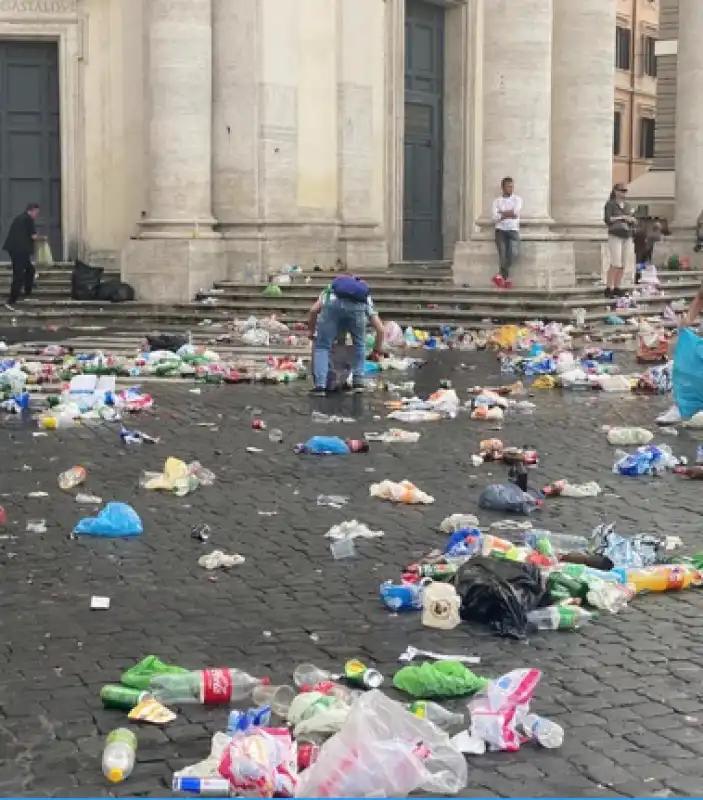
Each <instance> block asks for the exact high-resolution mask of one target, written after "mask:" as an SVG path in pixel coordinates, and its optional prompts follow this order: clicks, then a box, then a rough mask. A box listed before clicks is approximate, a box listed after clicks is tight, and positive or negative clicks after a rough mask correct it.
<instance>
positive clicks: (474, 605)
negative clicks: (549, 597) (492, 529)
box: [454, 556, 544, 639]
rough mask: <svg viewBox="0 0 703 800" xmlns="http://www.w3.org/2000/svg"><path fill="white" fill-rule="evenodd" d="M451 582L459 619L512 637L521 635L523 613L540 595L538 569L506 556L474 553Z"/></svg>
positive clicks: (522, 632)
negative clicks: (459, 604)
mask: <svg viewBox="0 0 703 800" xmlns="http://www.w3.org/2000/svg"><path fill="white" fill-rule="evenodd" d="M454 585H455V587H456V590H457V592H458V593H459V595H460V596H461V598H462V602H461V611H460V613H461V617H462V619H465V620H471V621H475V622H483V623H485V624H486V625H488V626H490V628H491V630H493V631H494V632H495V633H497V634H500V635H501V636H509V637H512V638H515V639H520V638H523V637H524V636H525V633H526V630H527V612H528V611H531V610H532V609H534V608H537V606H538V605H539V604H540V603H541V601H542V598H543V597H544V589H543V587H542V581H541V577H540V572H539V569H538V568H537V567H534V566H532V565H530V564H520V563H517V562H515V561H509V560H507V559H505V560H501V559H494V558H490V557H484V556H474V557H473V558H471V559H470V560H469V561H467V562H466V564H464V565H463V566H462V567H461V568H460V569H459V572H458V573H457V574H456V577H455V578H454Z"/></svg>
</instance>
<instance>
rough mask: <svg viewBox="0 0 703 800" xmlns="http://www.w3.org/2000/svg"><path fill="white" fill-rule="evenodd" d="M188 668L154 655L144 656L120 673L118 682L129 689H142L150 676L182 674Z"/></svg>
mask: <svg viewBox="0 0 703 800" xmlns="http://www.w3.org/2000/svg"><path fill="white" fill-rule="evenodd" d="M188 671H189V670H187V669H184V668H183V667H177V666H174V665H172V664H166V663H165V662H163V661H161V659H159V658H157V657H156V656H146V657H145V658H143V659H142V660H141V661H140V662H139V663H138V664H135V665H134V666H133V667H131V668H130V669H128V670H127V671H126V672H123V673H122V676H121V677H120V683H121V684H123V685H124V686H129V687H130V688H131V689H139V690H140V691H144V690H146V689H147V687H148V686H149V684H150V683H151V680H152V678H156V677H157V676H159V675H184V674H186V673H187V672H188Z"/></svg>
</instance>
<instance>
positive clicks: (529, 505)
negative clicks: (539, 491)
mask: <svg viewBox="0 0 703 800" xmlns="http://www.w3.org/2000/svg"><path fill="white" fill-rule="evenodd" d="M478 504H479V506H480V507H481V508H488V509H491V510H493V511H508V512H512V513H513V514H531V513H532V512H533V511H534V510H535V509H536V508H537V507H538V502H537V500H535V498H534V497H533V496H532V495H531V494H529V493H528V492H523V491H522V489H520V487H519V486H516V485H515V484H513V483H492V484H490V485H489V486H486V488H485V489H484V490H483V491H482V492H481V496H480V497H479V498H478Z"/></svg>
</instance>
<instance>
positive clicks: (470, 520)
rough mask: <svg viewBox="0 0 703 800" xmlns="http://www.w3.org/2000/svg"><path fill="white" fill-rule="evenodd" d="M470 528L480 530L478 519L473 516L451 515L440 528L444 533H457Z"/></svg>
mask: <svg viewBox="0 0 703 800" xmlns="http://www.w3.org/2000/svg"><path fill="white" fill-rule="evenodd" d="M469 528H478V517H476V516H474V515H473V514H451V515H450V516H448V517H445V518H444V519H443V520H442V523H441V524H440V526H439V529H440V531H442V533H455V532H456V531H461V530H466V529H469Z"/></svg>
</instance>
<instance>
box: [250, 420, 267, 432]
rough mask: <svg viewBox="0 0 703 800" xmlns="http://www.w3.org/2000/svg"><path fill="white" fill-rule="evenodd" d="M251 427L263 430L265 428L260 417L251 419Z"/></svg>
mask: <svg viewBox="0 0 703 800" xmlns="http://www.w3.org/2000/svg"><path fill="white" fill-rule="evenodd" d="M251 427H252V428H253V429H254V430H255V431H265V430H266V423H265V422H264V421H263V420H262V419H253V420H252V421H251Z"/></svg>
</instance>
